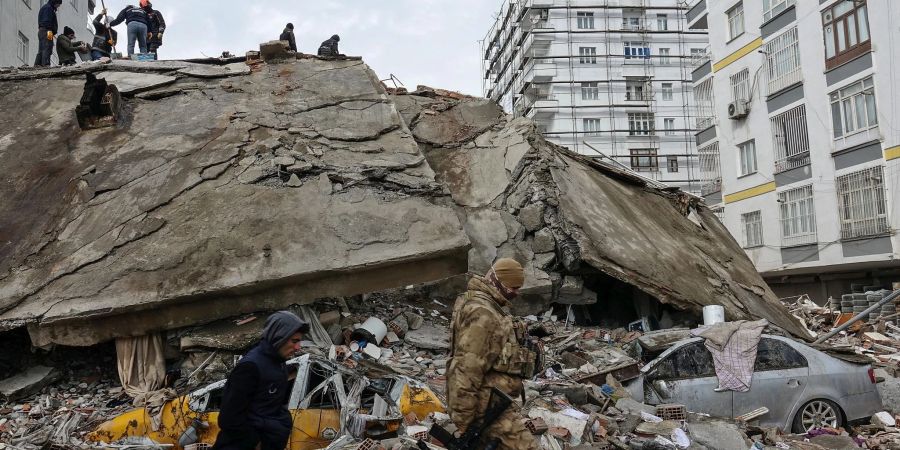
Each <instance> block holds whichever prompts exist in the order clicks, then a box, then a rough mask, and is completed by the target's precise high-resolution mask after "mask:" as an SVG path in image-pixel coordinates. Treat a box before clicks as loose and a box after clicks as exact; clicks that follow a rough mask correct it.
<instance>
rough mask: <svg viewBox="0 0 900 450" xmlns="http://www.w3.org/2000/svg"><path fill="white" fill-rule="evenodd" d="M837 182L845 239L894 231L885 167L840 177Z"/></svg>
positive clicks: (843, 236)
mask: <svg viewBox="0 0 900 450" xmlns="http://www.w3.org/2000/svg"><path fill="white" fill-rule="evenodd" d="M836 181H837V182H836V184H837V186H836V187H837V196H838V204H839V205H840V215H841V238H842V239H853V238H857V237H863V236H873V235H878V234H882V233H887V232H888V231H890V224H889V223H888V216H887V204H886V202H885V197H884V171H883V169H882V167H881V166H876V167H870V168H868V169H864V170H860V171H857V172H853V173H850V174H847V175H844V176H840V177H838V178H837V180H836Z"/></svg>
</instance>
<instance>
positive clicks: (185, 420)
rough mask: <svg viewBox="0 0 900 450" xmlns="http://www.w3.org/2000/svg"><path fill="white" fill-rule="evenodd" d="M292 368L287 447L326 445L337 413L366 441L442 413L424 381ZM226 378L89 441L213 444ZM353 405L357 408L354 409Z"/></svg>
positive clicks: (124, 418)
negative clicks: (355, 418) (358, 423)
mask: <svg viewBox="0 0 900 450" xmlns="http://www.w3.org/2000/svg"><path fill="white" fill-rule="evenodd" d="M287 364H288V365H290V366H294V367H295V368H296V369H297V377H296V379H295V380H294V384H293V387H292V390H291V397H290V401H289V402H288V409H290V411H291V415H292V417H293V419H294V430H293V432H292V433H291V437H290V441H289V445H288V448H289V449H291V450H313V449H319V448H323V447H326V446H328V444H330V443H331V441H333V440H334V439H336V438H337V437H339V436H340V435H341V433H342V430H341V416H342V413H343V414H344V416H345V423H346V417H349V415H350V414H354V413H359V414H361V415H365V417H366V421H365V424H366V425H365V430H366V431H365V434H366V436H367V437H372V438H375V439H378V438H388V437H391V436H392V435H393V433H395V432H396V431H397V430H398V429H399V427H400V423H401V422H402V421H403V417H404V416H406V415H408V414H409V413H415V414H416V416H418V417H419V418H420V419H423V418H425V417H426V416H428V414H430V413H432V412H444V411H445V408H444V405H443V403H441V400H440V399H438V397H437V396H436V395H435V394H434V392H432V391H431V390H430V389H429V388H428V387H427V386H425V385H424V384H423V383H421V382H418V381H416V380H413V379H410V378H407V377H403V376H399V375H390V376H386V377H381V378H373V379H369V378H366V377H364V376H361V375H358V374H357V373H355V372H354V371H352V370H350V369H347V368H345V367H343V366H339V365H335V364H334V363H332V362H331V361H328V360H327V359H325V358H322V357H318V356H313V355H303V356H301V357H298V358H294V359H292V360H290V361H288V362H287ZM224 388H225V380H222V381H218V382H216V383H213V384H210V385H209V386H206V387H204V388H202V389H198V390H196V391H194V392H192V393H190V394H188V395H185V396H183V397H178V398H176V399H174V400H171V401H169V402H168V403H166V404H165V406H164V408H163V411H162V415H161V417H160V422H159V423H160V425H159V427H158V429H157V430H154V429H153V424H152V420H151V418H150V415H149V414H148V412H147V411H146V410H144V409H143V408H139V409H134V410H131V411H128V412H126V413H123V414H121V415H119V416H118V417H116V418H114V419H112V420H110V421H108V422H105V423H103V424H101V425H100V426H99V427H98V428H97V429H96V430H94V431H93V432H92V433H90V434H89V435H88V440H89V441H93V442H105V443H113V442H116V441H119V440H122V439H126V438H129V437H145V438H149V439H151V440H153V441H154V442H156V443H158V444H172V445H174V446H175V448H183V446H186V445H190V444H194V443H207V444H212V443H214V442H215V440H216V435H217V434H218V433H219V428H218V426H217V418H218V415H219V413H218V408H219V404H220V402H221V400H222V394H223V390H224ZM355 405H359V406H358V409H356V408H357V407H356V406H355Z"/></svg>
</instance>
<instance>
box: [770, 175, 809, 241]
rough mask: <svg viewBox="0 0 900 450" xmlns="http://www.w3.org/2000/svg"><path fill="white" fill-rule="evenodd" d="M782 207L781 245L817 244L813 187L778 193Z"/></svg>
mask: <svg viewBox="0 0 900 450" xmlns="http://www.w3.org/2000/svg"><path fill="white" fill-rule="evenodd" d="M778 203H779V204H780V205H781V206H780V209H781V245H783V246H792V245H803V244H812V243H815V242H816V241H817V240H818V238H817V237H816V209H815V207H814V205H813V188H812V185H809V186H804V187H800V188H796V189H791V190H789V191H784V192H779V193H778Z"/></svg>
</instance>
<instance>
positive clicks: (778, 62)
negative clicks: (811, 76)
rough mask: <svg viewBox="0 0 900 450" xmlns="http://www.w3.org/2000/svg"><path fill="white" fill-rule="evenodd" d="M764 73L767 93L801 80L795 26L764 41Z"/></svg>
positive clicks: (798, 45) (798, 46) (798, 47)
mask: <svg viewBox="0 0 900 450" xmlns="http://www.w3.org/2000/svg"><path fill="white" fill-rule="evenodd" d="M764 53H765V55H766V73H767V74H768V78H769V94H774V93H775V92H778V91H780V90H782V89H784V88H786V87H788V86H791V85H793V84H795V83H797V82H799V81H801V80H803V72H802V71H801V70H800V44H799V42H798V34H797V27H794V28H791V29H790V30H788V31H785V32H784V33H781V34H780V35H778V36H776V37H775V38H774V39H772V40H771V41H769V42H767V43H766V46H765V50H764Z"/></svg>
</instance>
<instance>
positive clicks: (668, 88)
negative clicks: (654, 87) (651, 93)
mask: <svg viewBox="0 0 900 450" xmlns="http://www.w3.org/2000/svg"><path fill="white" fill-rule="evenodd" d="M660 91H661V92H662V99H663V100H666V101H671V100H672V97H673V96H672V93H673V92H674V89H673V88H672V83H663V84H662V88H661V89H660Z"/></svg>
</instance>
